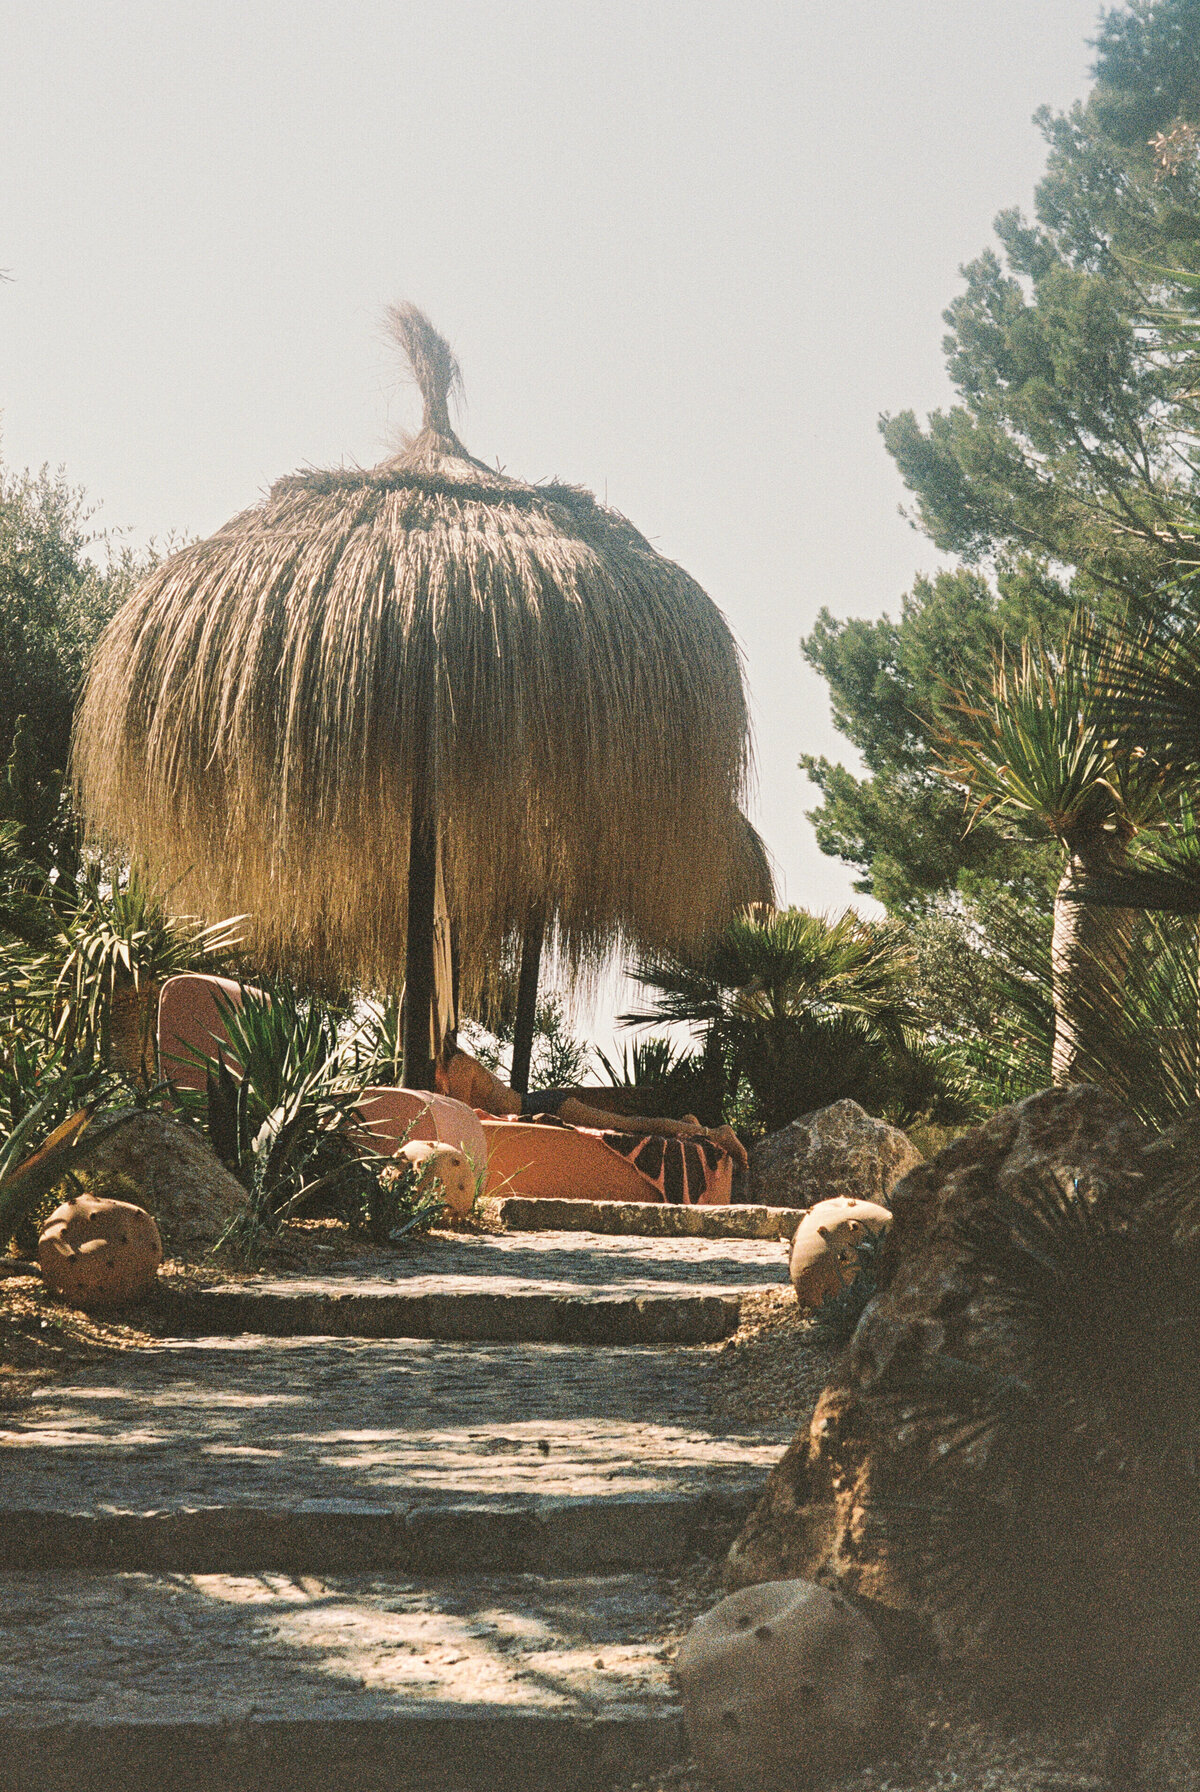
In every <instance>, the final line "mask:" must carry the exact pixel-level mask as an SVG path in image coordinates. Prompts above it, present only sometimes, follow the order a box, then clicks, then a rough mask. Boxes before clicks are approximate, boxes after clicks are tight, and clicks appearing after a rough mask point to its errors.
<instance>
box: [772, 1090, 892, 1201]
mask: <svg viewBox="0 0 1200 1792" xmlns="http://www.w3.org/2000/svg"><path fill="white" fill-rule="evenodd" d="M921 1162H923V1159H922V1157H921V1153H920V1152H919V1151H918V1150H917V1148H916V1146H915V1145H914V1144H913V1143H912V1142H911V1140H910V1139H909V1137H908V1135H907V1134H906V1133H903V1132H901V1131H900V1130H899V1128H898V1127H895V1126H889V1125H888V1124H887V1122H886V1121H885V1120H875V1119H873V1118H872V1117H871V1115H870V1114H868V1113H867V1112H866V1111H865V1109H863V1108H860V1107H859V1105H858V1103H857V1102H856V1101H835V1102H834V1103H833V1104H832V1105H831V1106H830V1107H827V1108H819V1109H818V1110H817V1112H816V1113H815V1114H801V1116H800V1118H799V1119H798V1120H792V1121H791V1122H790V1123H789V1124H788V1125H787V1126H783V1127H781V1128H780V1129H779V1131H778V1132H773V1133H769V1134H768V1135H767V1137H766V1138H765V1139H760V1140H759V1142H758V1144H757V1145H755V1146H754V1148H753V1150H752V1151H751V1153H750V1170H749V1174H748V1175H747V1177H746V1186H745V1189H744V1192H743V1196H742V1198H743V1199H744V1200H746V1201H757V1202H761V1203H762V1204H763V1205H764V1206H767V1207H811V1206H812V1204H813V1202H814V1201H827V1200H829V1199H831V1198H832V1197H834V1196H838V1195H852V1196H854V1197H855V1198H856V1199H857V1200H859V1201H882V1202H886V1201H887V1198H888V1196H889V1195H890V1194H891V1192H892V1190H893V1188H894V1187H895V1186H896V1184H897V1183H898V1182H899V1181H900V1178H901V1177H902V1176H906V1175H907V1174H908V1172H909V1171H910V1170H911V1169H913V1168H914V1166H915V1165H917V1164H919V1163H921Z"/></svg>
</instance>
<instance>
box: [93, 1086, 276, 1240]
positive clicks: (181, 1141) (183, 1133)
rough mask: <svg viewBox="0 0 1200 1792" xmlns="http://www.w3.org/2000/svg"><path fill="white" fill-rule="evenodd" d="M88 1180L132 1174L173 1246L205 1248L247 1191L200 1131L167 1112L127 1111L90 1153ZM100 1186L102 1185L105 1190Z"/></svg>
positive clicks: (143, 1202)
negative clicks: (171, 1116) (174, 1118)
mask: <svg viewBox="0 0 1200 1792" xmlns="http://www.w3.org/2000/svg"><path fill="white" fill-rule="evenodd" d="M87 1174H88V1178H89V1180H93V1179H95V1180H97V1181H98V1182H100V1183H102V1182H103V1179H104V1178H106V1177H109V1176H120V1177H124V1178H128V1180H129V1182H131V1183H133V1185H134V1187H135V1188H136V1189H137V1199H138V1202H139V1203H140V1205H141V1206H143V1207H144V1208H145V1209H146V1211H147V1212H148V1213H150V1214H152V1215H153V1216H154V1218H155V1220H157V1222H158V1229H159V1231H160V1232H161V1233H162V1237H163V1243H164V1245H165V1246H166V1247H167V1249H168V1251H171V1250H176V1251H178V1250H197V1249H199V1250H204V1249H207V1248H208V1247H209V1246H210V1245H213V1244H215V1243H216V1241H217V1239H218V1238H219V1237H220V1236H221V1233H222V1232H223V1231H224V1230H225V1228H226V1226H227V1225H228V1224H229V1222H230V1220H231V1219H233V1218H234V1216H235V1215H236V1214H238V1213H242V1212H244V1211H245V1208H246V1206H247V1203H248V1197H247V1194H246V1191H245V1189H244V1188H243V1187H242V1185H241V1183H240V1182H239V1181H238V1179H237V1177H236V1176H233V1175H231V1174H230V1172H229V1171H228V1170H227V1169H226V1168H225V1166H224V1164H223V1163H221V1161H220V1159H219V1158H218V1157H217V1156H216V1154H215V1152H214V1151H213V1150H212V1149H211V1147H210V1146H209V1145H207V1144H206V1143H205V1141H204V1139H203V1138H202V1137H201V1136H200V1134H199V1133H197V1132H194V1131H193V1130H192V1129H191V1127H188V1126H184V1125H183V1124H182V1123H181V1122H180V1121H178V1120H172V1119H171V1118H170V1116H169V1115H167V1114H156V1113H151V1112H149V1111H146V1112H144V1113H135V1112H127V1113H123V1114H121V1115H120V1116H118V1123H117V1124H114V1125H113V1126H112V1127H111V1129H110V1132H109V1135H108V1136H107V1137H104V1138H101V1139H99V1140H98V1141H97V1142H96V1144H95V1145H94V1146H93V1147H92V1148H91V1150H90V1151H89V1153H88V1160H87ZM101 1192H102V1191H101Z"/></svg>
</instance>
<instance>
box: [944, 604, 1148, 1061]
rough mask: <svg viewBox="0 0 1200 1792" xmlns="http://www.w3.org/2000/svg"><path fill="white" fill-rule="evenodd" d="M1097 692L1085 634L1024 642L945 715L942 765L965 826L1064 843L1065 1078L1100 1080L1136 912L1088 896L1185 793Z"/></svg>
mask: <svg viewBox="0 0 1200 1792" xmlns="http://www.w3.org/2000/svg"><path fill="white" fill-rule="evenodd" d="M1114 652H1115V649H1113V648H1111V646H1110V650H1109V663H1111V660H1112V657H1113V653H1114ZM1099 691H1100V673H1099V664H1098V659H1097V655H1096V653H1095V651H1094V649H1093V648H1092V647H1089V646H1088V645H1087V644H1086V643H1085V642H1084V641H1083V640H1082V638H1081V636H1080V635H1078V634H1077V635H1075V636H1074V637H1069V638H1068V639H1067V640H1066V641H1064V642H1063V643H1062V645H1061V646H1060V647H1058V648H1056V649H1054V650H1050V649H1048V648H1045V647H1042V646H1039V645H1036V644H1034V643H1029V642H1027V643H1026V644H1025V645H1024V646H1023V648H1022V650H1021V654H1020V657H1019V659H1018V660H1016V661H1015V662H1013V661H1010V660H1008V659H1003V658H1002V659H1001V660H999V661H998V663H997V665H996V668H995V673H994V676H993V681H992V687H991V690H990V691H988V692H986V693H979V692H971V691H957V692H951V691H948V693H947V701H946V708H945V711H944V726H943V730H942V769H943V771H944V773H945V775H946V777H947V778H949V779H950V780H951V781H952V782H954V783H955V784H957V785H958V786H959V787H960V788H961V789H962V790H963V791H964V793H965V799H966V806H967V826H968V827H970V826H971V825H972V824H973V823H974V822H975V821H976V820H977V819H978V818H979V817H980V816H982V815H985V814H990V815H994V816H1001V817H1008V818H1009V819H1010V820H1011V821H1012V822H1013V824H1014V825H1015V826H1016V827H1017V828H1018V829H1020V830H1022V831H1024V832H1025V833H1027V834H1034V835H1036V834H1038V833H1041V834H1042V835H1043V837H1044V836H1045V835H1050V836H1053V838H1055V839H1056V840H1057V841H1058V842H1059V843H1060V846H1061V848H1062V852H1063V866H1062V875H1061V877H1060V880H1059V885H1058V890H1057V892H1056V895H1055V902H1054V931H1053V938H1052V943H1051V954H1050V968H1051V976H1052V985H1053V1000H1054V1011H1055V1034H1054V1046H1053V1052H1052V1058H1051V1076H1052V1078H1053V1081H1054V1082H1056V1083H1069V1082H1077V1081H1080V1080H1087V1078H1088V1077H1089V1076H1094V1075H1095V1074H1096V1063H1095V1060H1094V1057H1093V1056H1092V1054H1091V1053H1090V1049H1089V1029H1090V1026H1091V1025H1092V1023H1094V1021H1095V1017H1096V1016H1097V1014H1101V1015H1103V1014H1105V1013H1107V1014H1108V1015H1109V1016H1110V1017H1112V1018H1113V1019H1114V1020H1115V1018H1116V1017H1117V1016H1118V1015H1119V1014H1120V1011H1121V1002H1122V992H1123V989H1124V984H1125V977H1126V971H1127V967H1128V961H1129V952H1130V945H1131V940H1132V929H1133V915H1132V913H1131V912H1130V910H1129V909H1128V908H1124V907H1117V906H1113V905H1111V904H1106V905H1104V906H1101V905H1099V904H1097V903H1094V902H1091V901H1089V900H1088V897H1089V893H1090V891H1091V890H1092V889H1094V888H1098V887H1099V885H1100V882H1101V880H1104V879H1109V878H1111V876H1112V874H1113V873H1114V872H1117V871H1120V870H1121V869H1123V868H1124V867H1125V866H1126V865H1127V864H1128V861H1129V851H1130V846H1131V843H1132V842H1133V840H1134V839H1135V838H1136V836H1137V835H1138V834H1139V833H1140V832H1142V831H1143V830H1145V829H1148V828H1154V827H1159V828H1161V827H1165V826H1166V825H1167V823H1168V821H1169V818H1170V813H1171V803H1172V799H1173V797H1174V794H1175V792H1176V791H1177V789H1178V778H1177V776H1176V774H1175V773H1174V772H1173V770H1172V769H1171V767H1170V766H1169V765H1167V764H1166V763H1165V762H1163V761H1162V760H1160V759H1158V758H1155V757H1152V756H1151V755H1150V754H1148V753H1147V752H1146V751H1145V750H1144V748H1143V747H1141V746H1140V745H1137V746H1135V745H1131V744H1126V743H1125V741H1124V740H1123V739H1122V738H1121V737H1118V736H1115V735H1114V734H1113V731H1112V724H1111V721H1110V719H1109V717H1108V714H1107V712H1106V710H1105V708H1104V706H1103V704H1102V703H1101V701H1100V696H1099Z"/></svg>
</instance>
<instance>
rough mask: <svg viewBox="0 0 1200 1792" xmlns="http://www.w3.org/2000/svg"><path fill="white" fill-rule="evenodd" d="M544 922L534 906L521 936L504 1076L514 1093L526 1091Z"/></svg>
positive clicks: (523, 1093) (531, 1054)
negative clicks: (509, 1064) (508, 1066)
mask: <svg viewBox="0 0 1200 1792" xmlns="http://www.w3.org/2000/svg"><path fill="white" fill-rule="evenodd" d="M545 925H546V923H545V919H544V917H543V914H542V911H541V909H535V910H534V912H533V914H532V915H530V917H529V920H528V922H527V923H526V927H525V932H524V935H523V936H522V939H521V974H520V976H519V977H518V978H517V1012H516V1016H515V1018H514V1020H513V1053H512V1075H511V1076H510V1077H509V1079H508V1080H509V1083H510V1084H511V1086H512V1087H513V1088H514V1089H515V1090H516V1092H517V1094H518V1095H528V1093H529V1060H530V1058H531V1057H532V1056H533V1028H534V1022H535V1020H536V1019H537V989H538V972H539V971H540V969H541V963H542V934H543V931H544V929H545Z"/></svg>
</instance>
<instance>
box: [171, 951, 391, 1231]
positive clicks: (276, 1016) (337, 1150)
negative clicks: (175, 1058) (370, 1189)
mask: <svg viewBox="0 0 1200 1792" xmlns="http://www.w3.org/2000/svg"><path fill="white" fill-rule="evenodd" d="M217 1010H218V1013H219V1014H220V1017H221V1024H222V1027H223V1029H224V1033H225V1041H224V1042H221V1043H219V1044H218V1043H217V1042H215V1041H214V1048H213V1050H212V1051H211V1052H209V1053H205V1052H199V1051H189V1053H188V1056H189V1057H190V1058H191V1059H193V1060H194V1062H195V1063H196V1064H198V1065H199V1066H200V1067H201V1068H202V1069H203V1070H204V1072H205V1076H206V1081H207V1088H206V1092H205V1093H204V1094H201V1093H200V1092H199V1091H196V1090H190V1089H186V1088H180V1089H178V1090H176V1092H175V1093H176V1098H177V1100H178V1101H179V1103H180V1105H181V1106H182V1107H183V1109H184V1112H185V1113H187V1114H189V1115H190V1116H191V1117H192V1118H194V1119H196V1120H198V1121H201V1122H202V1123H203V1124H205V1125H206V1126H207V1129H208V1133H209V1137H210V1140H211V1142H212V1145H213V1148H214V1150H215V1151H216V1153H217V1155H218V1156H219V1157H220V1158H221V1159H222V1161H223V1162H224V1163H225V1164H226V1165H227V1167H228V1168H229V1169H231V1170H232V1171H233V1173H234V1174H235V1175H236V1176H237V1177H238V1178H239V1179H240V1180H241V1181H242V1182H243V1183H244V1184H245V1186H246V1188H247V1189H249V1190H251V1192H252V1193H254V1194H255V1196H256V1198H257V1199H258V1200H259V1201H260V1203H261V1204H262V1205H263V1206H264V1207H266V1208H267V1209H269V1210H271V1211H275V1210H277V1209H279V1208H281V1207H283V1206H284V1205H285V1204H286V1203H288V1202H289V1201H293V1200H294V1199H295V1198H296V1197H297V1196H298V1195H300V1194H301V1193H302V1192H303V1193H304V1195H305V1197H306V1198H312V1197H315V1195H316V1194H317V1193H318V1192H323V1191H324V1190H326V1189H327V1188H329V1187H331V1186H333V1183H335V1182H337V1181H339V1180H340V1179H341V1178H342V1177H343V1176H346V1175H349V1173H350V1170H351V1166H352V1165H353V1164H354V1163H355V1162H356V1161H357V1160H358V1158H359V1157H360V1156H361V1153H357V1152H356V1151H355V1150H354V1148H353V1146H352V1144H351V1143H350V1140H349V1139H348V1137H347V1133H346V1126H347V1122H348V1120H349V1117H350V1115H351V1113H352V1112H353V1109H354V1107H355V1105H356V1103H357V1101H358V1098H359V1095H360V1093H361V1088H362V1084H361V1081H360V1080H359V1079H358V1077H357V1076H351V1075H348V1074H347V1067H346V1063H345V1060H344V1048H343V1043H342V1041H341V1039H340V1037H339V1033H338V1024H337V1017H336V1016H335V1014H334V1013H333V1012H331V1011H330V1010H329V1009H328V1008H326V1007H325V1006H324V1005H323V1004H322V1003H321V1002H319V1001H317V1000H315V999H314V1000H304V999H302V998H301V997H300V996H298V995H297V993H296V991H295V990H294V989H293V988H291V986H290V985H288V984H279V985H277V986H275V987H274V988H271V989H269V990H259V989H250V988H243V989H242V991H241V996H240V1000H239V1001H237V1002H233V1001H227V1000H225V999H224V998H223V997H220V996H218V997H217ZM331 1178H332V1179H333V1180H332V1182H331V1180H330V1179H331Z"/></svg>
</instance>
